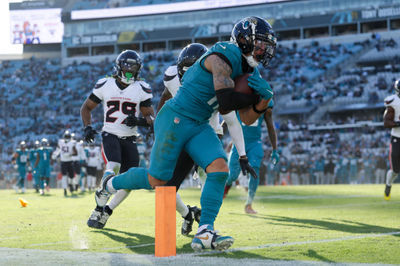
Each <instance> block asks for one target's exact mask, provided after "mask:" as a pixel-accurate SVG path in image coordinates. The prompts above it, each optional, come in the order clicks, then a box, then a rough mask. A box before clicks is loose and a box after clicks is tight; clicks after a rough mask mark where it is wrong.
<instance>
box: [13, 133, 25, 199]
mask: <svg viewBox="0 0 400 266" xmlns="http://www.w3.org/2000/svg"><path fill="white" fill-rule="evenodd" d="M28 156H29V154H28V151H27V149H26V143H25V141H21V142H20V144H19V148H18V149H17V150H16V151H15V152H14V154H13V156H12V159H11V161H12V163H13V164H16V165H17V169H18V174H19V178H18V180H17V183H16V184H15V185H14V189H15V191H16V192H17V193H18V189H21V192H22V193H25V178H26V163H27V162H28V159H29V158H28Z"/></svg>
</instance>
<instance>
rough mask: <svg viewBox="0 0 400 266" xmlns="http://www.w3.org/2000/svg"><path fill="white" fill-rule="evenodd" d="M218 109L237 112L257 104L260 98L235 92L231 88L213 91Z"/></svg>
mask: <svg viewBox="0 0 400 266" xmlns="http://www.w3.org/2000/svg"><path fill="white" fill-rule="evenodd" d="M215 95H216V96H217V100H218V104H219V107H220V108H221V109H222V110H226V111H229V110H239V109H242V108H244V107H247V106H251V105H253V104H256V103H258V101H259V100H260V97H259V96H258V95H256V94H245V93H240V92H236V91H235V90H234V89H232V88H226V89H220V90H217V91H215Z"/></svg>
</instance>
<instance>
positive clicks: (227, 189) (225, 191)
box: [223, 185, 232, 199]
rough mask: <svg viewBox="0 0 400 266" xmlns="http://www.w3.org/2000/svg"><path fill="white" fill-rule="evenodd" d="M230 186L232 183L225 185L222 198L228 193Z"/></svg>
mask: <svg viewBox="0 0 400 266" xmlns="http://www.w3.org/2000/svg"><path fill="white" fill-rule="evenodd" d="M231 187H232V185H225V189H224V196H223V199H225V198H226V196H227V195H228V192H229V190H230V189H231Z"/></svg>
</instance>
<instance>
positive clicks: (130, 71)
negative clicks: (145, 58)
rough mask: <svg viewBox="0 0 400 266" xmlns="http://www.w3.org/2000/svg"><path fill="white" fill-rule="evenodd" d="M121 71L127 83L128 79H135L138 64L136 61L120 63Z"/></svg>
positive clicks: (130, 60)
mask: <svg viewBox="0 0 400 266" xmlns="http://www.w3.org/2000/svg"><path fill="white" fill-rule="evenodd" d="M120 67H121V71H122V73H123V75H124V77H125V78H126V79H127V80H128V81H129V79H132V78H136V76H137V74H138V73H139V70H140V64H138V63H137V61H136V60H132V59H128V60H125V61H123V62H121V65H120Z"/></svg>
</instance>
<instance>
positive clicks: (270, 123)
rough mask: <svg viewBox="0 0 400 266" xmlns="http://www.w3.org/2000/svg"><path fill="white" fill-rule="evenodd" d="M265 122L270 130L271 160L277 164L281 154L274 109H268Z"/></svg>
mask: <svg viewBox="0 0 400 266" xmlns="http://www.w3.org/2000/svg"><path fill="white" fill-rule="evenodd" d="M264 120H265V123H266V124H267V130H268V137H269V141H270V142H271V146H272V153H271V160H272V163H273V164H277V163H278V162H279V159H280V158H279V157H280V156H279V153H278V150H277V149H278V145H277V137H276V131H275V126H274V120H273V119H272V109H271V108H268V109H267V111H266V112H265V113H264Z"/></svg>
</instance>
